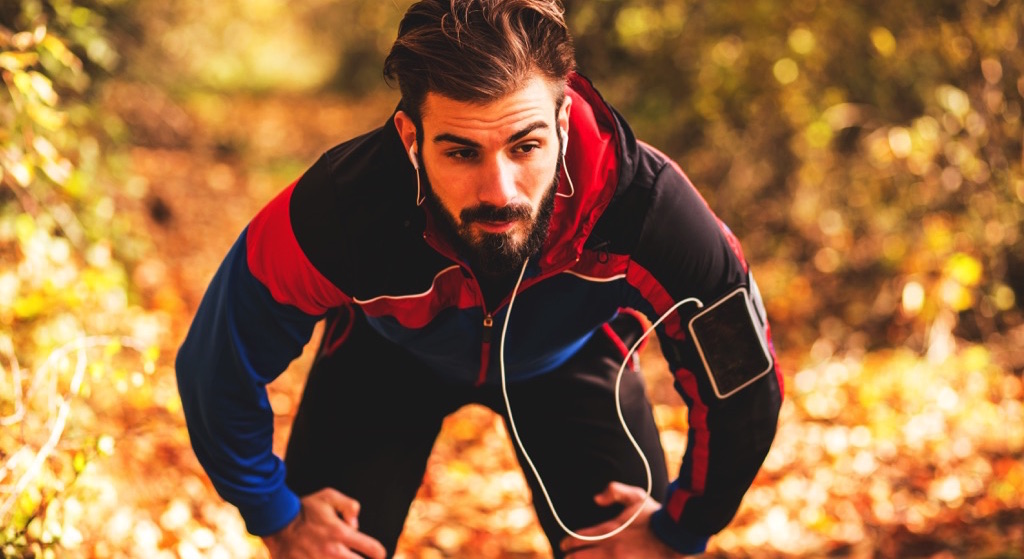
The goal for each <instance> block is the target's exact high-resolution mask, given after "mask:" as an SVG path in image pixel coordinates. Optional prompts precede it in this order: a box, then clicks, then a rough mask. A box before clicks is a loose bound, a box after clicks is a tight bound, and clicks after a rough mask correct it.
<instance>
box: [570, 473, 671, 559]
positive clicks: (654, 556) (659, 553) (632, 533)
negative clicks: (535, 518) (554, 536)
mask: <svg viewBox="0 0 1024 559" xmlns="http://www.w3.org/2000/svg"><path fill="white" fill-rule="evenodd" d="M594 502H595V503H597V504H598V505H600V506H602V507H607V506H611V505H613V504H616V503H618V504H620V505H623V506H625V507H626V508H625V509H623V511H622V512H621V513H620V514H619V516H617V517H615V518H613V519H611V520H609V521H607V522H603V523H601V524H598V525H596V526H591V527H589V528H584V529H582V530H577V532H576V533H577V534H579V535H581V536H600V535H601V534H607V533H608V532H611V531H612V530H614V529H616V528H618V527H619V526H621V525H622V524H623V523H625V522H626V521H627V520H629V518H630V517H631V516H633V514H634V513H635V512H636V511H637V508H642V509H643V510H642V511H641V512H640V515H639V516H637V518H636V520H635V521H633V523H632V524H630V525H629V527H628V528H626V529H625V530H623V531H622V532H619V533H618V534H616V535H614V536H612V537H611V538H608V539H604V540H601V541H596V542H594V541H585V540H581V539H578V538H574V537H572V536H569V537H567V538H565V539H564V540H562V545H561V547H562V551H564V552H565V554H566V555H568V556H570V557H571V558H572V559H606V558H607V559H610V558H615V559H631V558H636V559H658V558H665V559H672V558H676V557H685V556H684V555H681V554H679V553H676V551H675V550H673V549H672V548H670V547H668V546H667V545H665V544H664V543H662V541H661V540H659V539H658V538H657V537H656V536H655V535H654V532H652V531H651V528H650V526H648V523H649V522H650V519H651V515H652V514H654V512H655V511H657V510H658V509H659V508H661V505H659V504H658V503H657V502H656V501H655V500H654V499H652V498H651V497H649V496H648V495H647V492H646V491H644V489H643V488H641V487H636V486H633V485H626V484H624V483H619V482H617V481H613V482H611V483H609V484H608V487H606V488H605V490H604V491H602V492H600V493H598V494H597V495H595V496H594Z"/></svg>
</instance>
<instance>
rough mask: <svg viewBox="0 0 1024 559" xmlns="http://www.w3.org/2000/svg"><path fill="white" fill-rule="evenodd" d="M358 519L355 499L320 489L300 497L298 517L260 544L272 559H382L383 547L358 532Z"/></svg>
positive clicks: (332, 490) (333, 491) (357, 507)
mask: <svg viewBox="0 0 1024 559" xmlns="http://www.w3.org/2000/svg"><path fill="white" fill-rule="evenodd" d="M358 516H359V503H358V502H356V500H355V499H352V498H350V497H347V496H345V495H343V494H342V493H339V492H338V491H336V490H334V489H330V488H327V489H321V490H320V491H317V492H316V493H313V494H312V495H307V496H306V497H303V498H302V508H301V509H299V515H298V516H296V517H295V519H294V520H292V522H291V524H289V525H287V526H285V527H284V528H283V529H282V530H281V531H280V532H277V533H276V534H271V535H269V536H265V537H264V538H263V543H264V544H265V545H266V546H267V549H268V550H269V551H270V556H271V557H272V558H273V559H317V558H320V557H328V558H330V559H360V557H369V558H370V559H384V556H385V551H384V546H383V545H381V544H380V542H378V541H377V540H375V539H373V538H371V537H370V536H367V535H366V534H363V533H361V532H360V531H359V520H358ZM360 553H361V554H362V555H359V554H360Z"/></svg>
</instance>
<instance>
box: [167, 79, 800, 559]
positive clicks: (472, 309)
mask: <svg viewBox="0 0 1024 559" xmlns="http://www.w3.org/2000/svg"><path fill="white" fill-rule="evenodd" d="M567 94H568V95H570V96H572V98H573V103H572V111H571V115H570V126H569V135H570V138H569V142H568V152H567V154H566V167H567V169H568V172H569V174H570V176H571V177H572V182H573V185H574V194H573V195H572V196H571V197H569V198H563V197H557V198H556V199H555V200H556V201H555V208H554V214H553V216H552V219H551V227H550V232H549V235H548V239H547V241H546V242H545V244H544V246H543V247H542V249H541V251H540V252H539V254H537V255H535V256H534V257H533V258H531V260H530V264H529V266H528V267H527V270H526V275H525V277H524V279H523V281H522V285H521V287H520V289H519V292H518V295H517V297H516V303H515V314H516V319H514V320H512V321H511V323H510V324H509V328H508V333H507V339H508V340H509V346H510V347H514V348H515V350H514V351H511V352H509V353H508V354H507V355H506V356H505V361H506V363H505V367H506V373H507V376H508V380H509V382H515V380H517V379H523V378H526V377H529V376H533V375H542V374H544V373H546V372H548V371H551V370H554V369H555V368H556V367H558V366H559V365H561V364H562V363H563V362H565V361H566V360H567V359H568V358H569V357H570V356H571V355H573V353H575V352H576V351H577V350H578V349H579V348H580V347H582V346H583V345H584V343H585V342H586V341H587V340H588V339H589V336H590V335H591V334H592V333H593V332H594V331H595V330H596V329H598V328H600V327H601V325H602V324H604V323H605V322H607V321H608V320H609V319H611V318H612V317H613V316H615V314H616V313H617V312H618V311H619V310H620V309H623V308H629V309H634V310H637V311H640V312H641V313H644V314H645V315H646V316H647V317H649V318H650V320H651V321H652V322H653V321H655V320H657V319H658V317H660V316H661V315H662V314H663V313H665V312H666V311H667V310H668V309H669V308H670V307H671V306H672V305H673V304H674V303H675V302H677V301H682V300H683V299H686V298H689V297H696V298H698V299H700V300H701V301H708V302H710V301H715V300H718V299H719V298H721V297H722V296H724V295H726V294H728V293H730V292H732V291H733V290H735V289H736V288H738V287H745V286H750V284H751V283H752V280H751V276H750V274H749V270H748V265H747V263H746V261H745V260H744V257H743V254H742V251H741V249H740V245H739V243H738V242H737V240H736V238H735V237H734V236H733V234H732V233H731V232H730V231H729V229H728V228H727V227H726V226H725V225H724V224H722V223H721V221H720V220H719V219H718V218H717V217H716V216H715V215H714V214H713V213H712V211H711V210H710V209H709V207H708V205H707V204H706V203H705V201H704V200H703V198H702V197H701V196H700V195H699V194H698V192H697V191H696V189H695V188H694V187H693V185H692V184H691V183H690V181H689V179H687V177H686V176H685V175H684V174H683V172H682V170H680V168H679V167H678V166H677V165H676V164H675V163H673V162H672V161H671V160H670V159H669V158H668V157H666V156H665V155H663V154H662V153H660V152H658V151H656V150H655V149H654V148H652V147H650V146H648V145H646V144H644V143H642V142H639V141H638V140H637V139H636V138H635V137H634V135H633V133H632V131H631V130H630V128H629V127H628V125H627V124H626V123H625V121H624V120H623V118H622V117H621V116H620V115H619V114H618V113H617V112H616V111H615V110H614V109H612V108H611V107H610V106H609V105H608V104H607V103H605V102H604V101H603V100H602V99H601V97H600V95H599V94H598V93H597V91H596V90H595V89H594V88H593V86H592V85H591V84H590V82H589V81H587V80H586V79H585V78H583V77H581V76H579V75H572V76H571V77H570V79H569V84H568V87H567ZM414 172H415V171H414V170H413V168H412V166H411V165H410V164H409V161H408V158H407V155H406V154H405V150H404V149H403V146H402V143H401V141H400V139H399V136H398V134H397V132H396V130H395V128H394V126H393V125H392V124H391V123H390V121H389V122H388V123H387V124H385V125H384V126H382V127H381V128H378V129H376V130H373V131H371V132H369V133H367V134H365V135H363V136H360V137H357V138H354V139H352V140H350V141H347V142H345V143H342V144H340V145H338V146H336V147H334V148H332V149H330V150H329V151H327V152H326V153H325V154H324V155H323V156H322V157H321V158H320V159H319V160H318V161H317V162H316V163H315V164H314V165H313V166H312V167H311V168H310V169H309V170H308V171H307V172H306V173H304V174H303V176H302V177H301V178H299V179H298V180H297V181H296V182H295V183H294V184H292V185H291V186H290V187H288V188H287V189H285V190H284V191H283V192H281V193H280V194H279V195H278V196H277V197H276V198H274V199H273V200H272V201H271V202H270V203H269V204H267V206H266V207H265V208H263V210H262V211H260V213H259V214H258V215H257V216H256V217H255V218H254V219H253V220H252V222H251V223H250V224H249V225H248V227H247V228H246V229H245V230H244V231H243V232H242V234H241V236H240V237H239V238H238V240H237V242H236V243H235V244H234V246H233V247H232V248H231V250H230V251H229V253H228V255H227V257H226V258H225V260H224V262H223V263H222V264H221V266H220V268H219V270H218V271H217V273H216V275H215V277H214V278H213V280H212V282H211V284H210V286H209V289H208V291H207V293H206V295H205V296H204V298H203V300H202V303H201V304H200V306H199V309H198V311H197V314H196V317H195V320H194V321H193V324H192V326H191V329H190V331H189V333H188V335H187V337H186V339H185V341H184V344H183V345H182V347H181V349H180V351H179V353H178V357H177V363H176V367H177V374H178V385H179V391H180V394H181V399H182V405H183V407H184V412H185V417H186V420H187V424H188V429H189V434H190V437H191V440H192V445H193V448H194V449H195V452H196V455H197V457H198V458H199V461H200V462H201V464H202V465H203V467H204V468H205V469H206V471H207V473H208V474H209V476H210V478H211V480H212V481H213V484H214V486H215V487H216V489H217V490H218V492H219V493H220V494H221V496H222V497H224V498H225V499H226V500H227V501H229V502H231V503H232V504H234V505H235V506H237V507H238V509H239V511H240V512H241V514H242V517H243V518H244V519H245V521H246V525H247V527H248V529H249V531H250V532H252V533H253V534H257V535H266V534H271V533H274V532H276V531H278V530H280V529H281V528H283V527H284V526H285V525H287V524H288V523H289V522H290V521H291V520H292V519H293V518H294V517H295V515H296V514H298V510H299V499H298V497H297V496H296V495H295V494H294V493H292V492H291V491H290V490H289V489H288V488H287V487H286V485H285V481H284V480H285V475H284V464H283V462H282V461H281V460H280V459H279V458H278V457H277V456H275V455H274V454H273V452H272V448H271V444H272V434H273V412H272V410H271V408H270V404H269V401H268V398H267V392H266V388H265V385H266V384H267V383H269V382H271V381H272V380H274V378H275V377H277V376H278V375H279V374H280V373H281V372H282V371H284V370H285V368H286V367H287V365H288V364H289V363H290V362H291V361H292V360H293V359H294V358H295V357H297V356H298V355H299V354H300V353H301V350H302V348H303V346H304V345H305V344H306V343H307V342H308V341H309V339H310V337H311V335H312V331H313V327H314V326H315V324H316V323H317V322H318V321H319V320H321V319H322V318H323V317H324V316H325V314H326V313H327V312H328V311H329V310H331V309H334V308H338V307H342V306H348V305H355V306H358V307H359V308H360V309H361V310H362V312H363V313H365V315H366V317H367V319H368V320H369V322H370V324H371V325H372V326H373V327H374V328H375V329H376V330H377V331H378V332H380V334H381V335H383V336H384V337H385V338H387V339H389V340H391V341H393V342H394V343H396V344H399V345H401V346H402V347H404V348H406V349H408V350H409V351H410V352H412V353H413V354H415V355H416V356H418V357H419V358H420V359H422V360H423V362H424V363H426V364H428V365H430V366H431V367H432V368H433V369H435V370H436V371H437V372H438V373H440V374H442V375H444V376H447V377H449V378H451V379H452V380H454V381H457V382H466V383H477V384H483V383H492V382H497V379H498V378H499V373H498V369H497V367H498V363H497V361H498V358H497V357H498V356H497V350H496V349H495V351H491V349H490V340H491V339H492V338H495V339H496V338H497V336H492V333H491V332H490V329H491V328H493V327H495V326H493V325H497V326H498V327H500V325H501V324H503V323H504V321H505V319H506V315H505V309H506V308H507V304H508V299H507V298H506V299H505V300H504V301H502V302H500V303H499V304H498V305H496V306H495V307H494V308H489V307H488V306H487V305H486V304H485V303H484V297H483V295H482V294H481V290H480V288H479V286H478V284H477V282H476V280H475V279H474V276H473V274H472V272H471V271H470V269H469V267H468V266H467V265H466V264H465V263H464V262H463V261H462V260H461V259H460V258H459V257H458V256H457V255H456V253H455V251H454V249H453V248H452V247H451V246H449V245H448V244H447V243H446V242H445V240H444V239H443V238H442V237H440V236H438V234H437V233H436V232H435V228H434V225H433V222H432V220H431V216H430V215H429V212H427V211H425V209H424V208H423V207H421V206H417V205H416V195H417V193H416V177H415V174H414ZM564 172H565V171H563V176H562V181H565V177H564ZM559 190H560V191H563V192H564V191H567V190H568V186H567V185H562V186H561V187H560V188H559ZM751 287H752V286H751ZM752 291H753V290H752ZM694 312H696V309H695V308H693V307H692V306H683V307H681V308H680V309H679V310H678V311H677V312H674V313H670V314H669V315H668V318H667V319H666V320H665V321H664V322H663V323H662V324H661V325H660V326H659V327H658V330H657V334H658V336H659V340H660V346H661V348H662V350H663V352H664V355H665V358H666V360H667V361H668V364H669V366H670V368H671V370H672V371H673V372H674V375H675V386H676V388H677V390H678V391H679V393H680V394H681V395H682V398H683V400H684V401H685V402H686V404H687V406H688V407H689V435H688V439H687V446H686V451H685V455H684V457H683V461H682V467H681V469H680V471H679V476H678V478H677V479H676V480H675V481H674V482H673V483H672V484H671V486H670V488H669V493H668V495H666V496H665V498H664V500H663V502H664V503H665V505H664V507H663V508H662V510H660V511H659V512H658V513H656V514H655V516H654V517H652V527H653V529H654V531H655V533H656V534H657V535H658V536H659V537H660V538H661V539H663V540H664V541H666V542H667V543H669V544H670V545H672V546H673V547H674V548H675V549H677V550H679V551H682V552H689V553H694V552H700V551H703V549H704V547H705V546H706V543H707V540H708V538H709V536H710V535H712V534H714V533H716V532H718V531H719V530H721V529H722V528H723V527H725V525H726V524H728V522H729V521H730V520H731V519H732V517H733V516H734V515H735V513H736V510H737V508H738V506H739V503H740V500H741V498H742V496H743V495H744V493H746V491H747V489H748V488H749V486H750V484H751V483H752V481H753V479H754V476H755V475H756V473H757V471H758V470H759V469H760V466H761V464H762V462H763V460H764V457H765V456H766V454H767V452H768V449H769V447H770V445H771V442H772V440H773V438H774V435H775V430H776V422H777V419H778V412H779V407H780V405H781V400H782V388H781V386H782V379H781V374H780V373H779V371H778V369H777V368H776V369H774V374H768V375H764V376H762V377H760V378H759V379H758V380H757V381H755V382H753V383H752V384H750V385H749V386H747V387H745V388H743V389H742V390H740V391H738V392H737V393H736V394H735V395H732V396H730V397H728V398H724V399H722V398H719V397H718V396H716V392H715V390H714V387H713V386H712V384H711V382H710V380H709V375H708V374H706V373H705V370H704V366H703V364H702V361H701V359H700V356H699V355H698V352H697V349H696V347H695V344H694V343H693V340H692V339H690V336H689V335H688V332H687V329H686V321H687V315H692V314H693V313H694ZM538 317H543V319H540V318H538ZM763 328H764V330H765V332H764V337H765V339H767V340H768V342H769V345H770V339H771V338H770V333H769V332H768V331H767V329H768V326H767V322H765V323H764V325H763ZM773 363H774V360H773ZM773 367H774V365H773Z"/></svg>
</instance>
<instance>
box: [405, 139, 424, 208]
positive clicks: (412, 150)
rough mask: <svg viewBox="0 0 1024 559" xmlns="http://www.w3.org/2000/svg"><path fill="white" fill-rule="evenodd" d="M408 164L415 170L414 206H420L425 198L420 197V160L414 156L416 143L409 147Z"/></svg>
mask: <svg viewBox="0 0 1024 559" xmlns="http://www.w3.org/2000/svg"><path fill="white" fill-rule="evenodd" d="M409 162H410V163H412V168H413V169H415V170H416V205H417V206H422V205H423V201H424V200H426V197H425V196H422V191H421V186H420V158H419V157H417V156H416V142H415V141H414V142H413V143H412V145H410V146H409Z"/></svg>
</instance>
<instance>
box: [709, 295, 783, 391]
mask: <svg viewBox="0 0 1024 559" xmlns="http://www.w3.org/2000/svg"><path fill="white" fill-rule="evenodd" d="M751 284H752V285H754V288H753V289H754V290H755V293H756V289H757V287H756V284H753V283H752V282H751ZM757 303H758V302H756V301H753V300H752V298H751V296H750V292H748V291H747V288H746V287H740V288H738V289H736V290H735V291H733V292H731V293H729V294H728V295H726V296H725V297H722V298H721V299H719V300H718V301H715V302H714V303H713V304H711V305H709V306H708V307H706V308H704V309H702V310H701V311H700V312H698V313H697V314H696V315H694V316H693V318H691V319H690V323H689V330H690V335H691V336H692V337H693V342H694V344H696V346H697V353H698V354H699V355H700V359H701V361H702V362H703V364H704V370H705V371H706V372H707V375H708V379H709V380H710V381H711V387H712V388H713V389H714V391H715V395H716V396H718V398H719V399H720V400H721V399H725V398H728V397H729V396H732V395H733V394H735V393H736V392H738V391H740V390H742V389H743V388H744V387H746V386H748V385H750V384H751V383H753V382H754V381H756V380H757V379H759V378H761V377H763V376H765V375H766V374H768V372H769V371H771V369H772V365H773V362H772V355H771V352H770V351H769V350H768V343H767V340H766V339H765V321H764V319H763V312H761V313H759V312H758V310H759V309H758V308H757V307H755V305H756V304H757Z"/></svg>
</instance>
